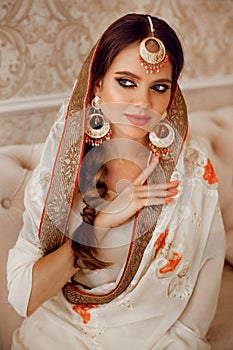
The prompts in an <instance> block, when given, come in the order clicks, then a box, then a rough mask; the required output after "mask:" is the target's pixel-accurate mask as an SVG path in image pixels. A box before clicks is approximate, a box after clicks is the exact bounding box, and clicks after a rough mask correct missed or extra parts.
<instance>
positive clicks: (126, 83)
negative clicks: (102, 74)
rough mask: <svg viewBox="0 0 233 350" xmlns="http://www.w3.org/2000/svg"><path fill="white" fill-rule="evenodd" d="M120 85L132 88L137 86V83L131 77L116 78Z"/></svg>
mask: <svg viewBox="0 0 233 350" xmlns="http://www.w3.org/2000/svg"><path fill="white" fill-rule="evenodd" d="M116 80H117V81H118V83H119V84H120V86H122V87H125V88H131V87H136V86H137V85H136V84H135V83H134V82H133V81H132V80H129V79H126V78H118V79H116Z"/></svg>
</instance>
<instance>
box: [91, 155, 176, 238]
mask: <svg viewBox="0 0 233 350" xmlns="http://www.w3.org/2000/svg"><path fill="white" fill-rule="evenodd" d="M158 162H159V159H158V158H157V157H156V158H153V160H152V162H151V163H150V165H149V166H148V167H147V168H146V169H145V170H144V171H142V173H141V174H140V175H139V176H138V177H137V179H136V180H134V182H133V183H132V184H130V185H129V186H127V187H126V188H125V189H124V190H123V191H122V192H121V193H119V195H118V196H117V197H116V198H115V199H114V200H113V201H112V202H111V203H110V204H108V205H106V206H105V207H104V209H102V210H101V211H100V212H99V213H98V215H97V216H96V218H95V222H94V226H95V230H96V235H97V239H98V241H100V240H101V239H102V238H103V235H104V234H105V233H106V231H107V230H108V229H110V228H113V227H117V226H119V225H121V224H123V223H124V222H125V221H127V220H128V219H129V218H131V217H132V216H133V215H135V214H136V213H137V212H138V211H139V210H141V209H142V208H143V207H145V206H150V205H160V204H165V203H169V202H171V201H172V200H173V196H175V195H176V194H177V193H178V190H177V189H176V187H177V186H178V184H179V182H178V181H173V182H170V183H163V184H152V185H149V184H144V183H145V181H146V180H147V178H148V177H149V175H150V174H151V173H152V171H153V170H154V169H155V168H156V166H157V165H158ZM106 229H107V230H106ZM101 232H102V234H101ZM101 236H102V237H101Z"/></svg>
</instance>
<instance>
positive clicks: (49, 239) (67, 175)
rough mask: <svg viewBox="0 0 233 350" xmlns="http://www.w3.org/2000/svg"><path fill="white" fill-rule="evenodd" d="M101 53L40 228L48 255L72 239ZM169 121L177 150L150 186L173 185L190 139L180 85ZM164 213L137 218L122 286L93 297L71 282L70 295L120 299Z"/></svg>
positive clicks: (70, 119)
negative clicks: (71, 221)
mask: <svg viewBox="0 0 233 350" xmlns="http://www.w3.org/2000/svg"><path fill="white" fill-rule="evenodd" d="M97 49H98V44H97V45H95V47H94V48H93V49H92V51H91V52H90V54H89V56H88V57H87V59H86V61H85V62H84V64H83V66H82V69H81V71H80V74H79V76H78V79H77V82H76V83H75V86H74V88H73V91H72V95H71V98H70V100H69V104H68V108H67V112H66V117H65V122H64V128H63V131H62V136H61V139H60V143H59V147H58V151H57V155H56V158H55V162H54V166H53V170H52V174H51V181H50V185H49V189H48V193H47V196H46V200H45V203H44V209H43V212H42V216H41V222H40V228H39V238H40V243H41V247H42V250H43V252H44V254H48V253H50V252H52V251H54V250H55V249H57V248H58V247H60V246H61V245H62V244H63V243H64V242H65V241H66V239H67V236H68V235H67V226H68V223H69V218H70V214H71V210H72V207H73V202H74V196H75V193H76V191H77V190H78V180H79V174H80V167H81V164H82V159H83V154H84V147H85V140H84V134H85V115H86V112H87V108H88V103H89V100H90V94H91V85H92V64H93V61H94V59H95V53H96V50H97ZM167 121H168V122H169V123H170V125H171V126H172V127H173V128H174V130H175V133H176V143H175V147H174V148H173V150H172V151H171V152H170V154H169V155H168V156H166V157H161V159H160V165H159V166H158V167H157V168H156V170H155V171H154V172H153V173H152V174H151V175H150V177H149V179H148V182H149V183H160V182H167V181H169V179H170V178H171V175H172V173H173V171H174V169H175V166H176V164H177V161H178V158H179V155H180V152H181V149H182V146H183V142H184V140H185V138H186V134H187V129H188V122H187V111H186V106H185V102H184V99H183V96H182V94H181V91H180V89H179V87H177V89H176V91H175V93H174V95H173V98H172V102H171V104H170V108H169V111H168V116H167ZM106 142H107V141H106ZM161 210H162V206H150V207H149V206H148V207H144V208H143V209H142V210H141V211H140V212H139V213H138V214H137V215H136V218H135V222H134V230H133V233H132V239H131V243H130V248H129V252H128V256H127V260H126V263H125V267H124V270H123V273H122V276H121V278H120V280H119V283H118V284H117V285H116V287H115V288H114V289H113V290H112V291H111V292H109V293H107V294H103V295H96V294H95V295H92V294H88V293H84V292H81V291H80V290H79V289H78V288H77V286H75V285H73V284H72V283H67V284H66V285H65V287H64V288H63V292H64V295H65V297H66V298H67V299H68V300H69V301H70V302H72V303H76V304H90V303H92V304H100V303H101V304H103V303H108V302H110V301H111V300H113V299H114V298H116V297H117V296H118V295H120V294H121V293H122V292H123V291H124V290H125V289H126V288H127V286H128V285H129V283H130V282H131V281H132V279H133V277H134V275H135V274H136V272H137V269H138V266H139V264H140V262H141V259H142V256H143V253H144V250H145V248H146V246H147V244H148V242H149V240H150V238H151V235H152V233H153V231H154V229H155V227H156V223H157V220H158V217H159V215H160V213H161Z"/></svg>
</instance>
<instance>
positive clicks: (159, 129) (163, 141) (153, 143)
mask: <svg viewBox="0 0 233 350" xmlns="http://www.w3.org/2000/svg"><path fill="white" fill-rule="evenodd" d="M175 136H176V135H175V130H174V129H173V127H172V126H171V125H170V124H168V123H167V122H164V121H162V122H160V123H159V124H157V125H156V126H155V128H154V130H152V131H151V132H150V133H149V140H150V143H149V147H150V148H151V150H152V152H153V153H154V154H156V155H159V156H163V157H165V156H168V154H169V153H170V152H171V151H172V150H173V148H174V146H175V141H176V139H175Z"/></svg>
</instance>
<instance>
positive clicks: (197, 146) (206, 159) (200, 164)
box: [185, 136, 218, 190]
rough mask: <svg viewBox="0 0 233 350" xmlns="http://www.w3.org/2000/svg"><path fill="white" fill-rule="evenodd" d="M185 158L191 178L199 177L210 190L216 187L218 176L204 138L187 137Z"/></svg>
mask: <svg viewBox="0 0 233 350" xmlns="http://www.w3.org/2000/svg"><path fill="white" fill-rule="evenodd" d="M185 159H186V163H188V164H189V166H188V167H189V169H190V170H191V176H192V177H193V178H196V179H199V180H200V181H201V182H202V183H203V185H205V186H206V187H208V188H211V189H212V190H213V189H217V188H218V177H217V174H216V171H215V167H214V164H213V161H212V158H211V154H210V153H209V152H208V147H207V144H206V143H205V140H204V139H202V138H193V137H190V136H189V137H188V139H187V142H186V148H185Z"/></svg>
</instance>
